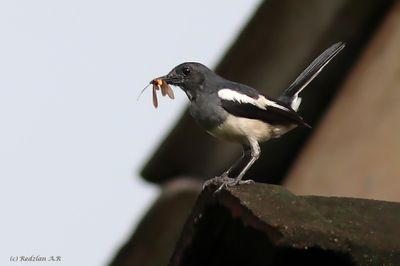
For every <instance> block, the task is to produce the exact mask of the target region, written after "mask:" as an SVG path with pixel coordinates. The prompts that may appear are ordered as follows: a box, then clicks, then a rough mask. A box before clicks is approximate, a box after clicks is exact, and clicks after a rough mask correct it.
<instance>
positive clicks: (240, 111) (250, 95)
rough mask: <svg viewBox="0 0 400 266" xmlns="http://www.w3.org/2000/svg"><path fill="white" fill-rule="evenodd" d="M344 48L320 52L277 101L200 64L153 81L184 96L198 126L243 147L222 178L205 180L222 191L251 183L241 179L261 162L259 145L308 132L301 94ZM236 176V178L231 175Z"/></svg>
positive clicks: (188, 64) (335, 46) (338, 46)
mask: <svg viewBox="0 0 400 266" xmlns="http://www.w3.org/2000/svg"><path fill="white" fill-rule="evenodd" d="M344 47H345V44H344V43H343V42H338V43H335V44H333V45H331V46H330V47H329V48H328V49H326V50H325V51H324V52H322V53H321V54H320V55H319V56H318V57H317V58H316V59H315V60H314V61H313V62H312V63H311V64H310V65H309V66H308V67H307V68H306V69H305V70H304V71H303V72H302V73H301V74H300V75H299V76H298V77H297V78H296V79H295V80H294V82H293V83H292V84H290V85H289V87H287V89H286V90H284V91H283V93H282V94H281V95H280V96H278V97H276V98H273V97H269V96H266V95H263V94H261V93H260V92H259V91H258V90H256V89H255V88H252V87H250V86H247V85H245V84H241V83H238V82H234V81H230V80H227V79H225V78H223V77H221V76H220V75H218V74H217V73H215V72H214V71H212V70H211V69H209V68H208V67H206V66H205V65H203V64H201V63H198V62H185V63H182V64H179V65H178V66H176V67H174V68H173V69H172V70H171V71H170V72H169V73H168V74H167V75H165V76H162V77H159V78H157V80H163V81H165V82H166V83H167V84H169V85H172V86H177V87H179V88H180V89H182V90H183V92H184V93H186V95H187V97H188V99H189V101H190V105H189V113H190V115H191V116H192V117H193V119H194V120H195V121H196V122H197V124H198V125H200V127H202V128H203V129H204V130H206V131H207V132H208V133H209V134H211V135H212V136H214V137H217V138H220V139H224V140H228V141H232V142H236V143H239V144H241V145H242V147H243V155H242V157H241V158H240V159H239V160H238V161H237V162H236V163H234V164H233V165H232V166H231V167H230V168H228V169H227V170H226V171H224V172H223V173H222V174H221V175H220V176H217V177H215V178H212V179H210V180H208V181H206V183H205V186H207V185H208V184H210V183H213V182H217V183H218V184H221V186H220V187H219V190H220V189H221V188H222V187H232V186H235V185H237V184H249V183H253V182H254V181H252V180H251V179H250V180H242V179H243V177H244V175H245V174H246V172H247V171H248V170H249V169H250V167H251V166H252V165H253V164H254V162H255V161H256V160H257V159H258V158H259V156H260V153H261V149H260V143H262V142H265V141H268V140H270V139H272V138H278V137H280V136H282V135H283V134H285V133H287V132H289V131H290V130H292V129H294V128H296V127H306V128H310V125H309V124H307V123H306V122H305V121H304V120H303V118H302V117H301V116H300V115H299V114H298V113H297V111H298V110H299V107H300V104H301V100H302V98H301V97H300V96H299V94H300V93H301V92H302V91H303V89H304V88H305V87H307V85H308V84H309V83H310V82H311V81H312V80H313V79H314V78H315V77H316V76H317V75H318V74H319V73H320V72H321V71H322V69H323V68H324V67H325V66H326V65H327V64H328V63H329V62H330V61H331V60H332V59H333V58H334V57H335V56H336V55H337V54H338V53H339V52H340V51H341V50H342V49H343V48H344ZM239 166H242V167H241V169H236V168H238V167H239ZM233 170H235V172H238V173H239V174H238V175H237V176H235V177H230V173H231V172H233Z"/></svg>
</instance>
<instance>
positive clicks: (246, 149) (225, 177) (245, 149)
mask: <svg viewBox="0 0 400 266" xmlns="http://www.w3.org/2000/svg"><path fill="white" fill-rule="evenodd" d="M250 153H251V149H250V147H249V146H247V145H246V146H243V153H242V156H241V157H240V158H239V159H238V160H237V161H236V162H235V163H234V164H233V165H232V166H231V167H229V168H228V169H227V170H226V171H225V172H223V173H222V174H221V175H220V176H216V177H214V178H211V179H210V180H207V181H206V182H205V183H204V185H203V189H204V188H205V187H206V186H208V185H210V184H212V183H217V184H220V183H227V182H232V181H233V178H230V177H229V173H230V172H232V171H233V170H235V169H236V168H237V167H238V166H240V165H241V163H242V162H243V159H244V158H245V157H247V156H249V155H250Z"/></svg>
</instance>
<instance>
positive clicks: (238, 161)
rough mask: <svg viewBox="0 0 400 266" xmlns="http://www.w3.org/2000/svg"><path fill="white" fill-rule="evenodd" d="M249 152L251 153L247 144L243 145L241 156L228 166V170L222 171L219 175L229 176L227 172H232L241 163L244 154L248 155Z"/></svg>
mask: <svg viewBox="0 0 400 266" xmlns="http://www.w3.org/2000/svg"><path fill="white" fill-rule="evenodd" d="M250 153H251V149H250V147H249V146H247V145H246V146H243V152H242V156H241V157H240V158H239V159H238V160H237V161H236V162H235V163H234V164H233V165H232V166H231V167H229V169H228V170H226V171H225V172H223V173H222V175H221V176H220V177H229V173H230V172H232V170H234V169H236V168H237V167H238V166H240V164H241V163H242V161H243V159H244V158H245V157H246V156H248V155H250Z"/></svg>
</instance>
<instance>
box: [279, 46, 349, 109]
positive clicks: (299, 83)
mask: <svg viewBox="0 0 400 266" xmlns="http://www.w3.org/2000/svg"><path fill="white" fill-rule="evenodd" d="M344 47H345V44H344V43H343V42H338V43H335V44H333V45H332V46H331V47H329V48H328V49H326V50H325V51H324V52H323V53H322V54H320V55H319V56H318V57H317V58H316V59H315V60H314V61H313V62H312V63H311V64H310V65H309V66H308V67H307V68H306V69H305V70H304V71H303V72H302V73H301V74H300V75H299V76H298V77H297V78H296V80H295V81H294V82H293V83H292V84H290V86H289V87H288V88H287V89H286V90H285V91H284V92H283V94H282V96H280V97H279V98H278V99H279V100H281V101H284V102H287V103H289V104H290V103H292V102H293V101H296V100H298V99H297V95H298V94H299V93H300V92H301V91H302V90H303V89H304V88H305V87H306V86H307V85H308V84H309V83H310V82H311V81H312V80H313V79H314V78H315V77H316V76H317V75H318V74H319V73H320V72H321V70H322V69H323V68H324V67H325V66H326V65H327V64H328V63H329V62H330V61H331V60H332V59H333V58H334V57H335V56H336V55H337V54H338V53H339V52H340V51H341V50H342V49H343V48H344Z"/></svg>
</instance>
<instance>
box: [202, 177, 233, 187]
mask: <svg viewBox="0 0 400 266" xmlns="http://www.w3.org/2000/svg"><path fill="white" fill-rule="evenodd" d="M230 179H232V178H230V177H229V176H228V175H224V174H222V175H221V176H216V177H214V178H211V179H209V180H207V181H206V182H204V185H203V189H205V188H206V187H208V186H209V185H211V184H215V185H219V184H221V183H222V184H224V183H226V182H228V181H229V180H230Z"/></svg>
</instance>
